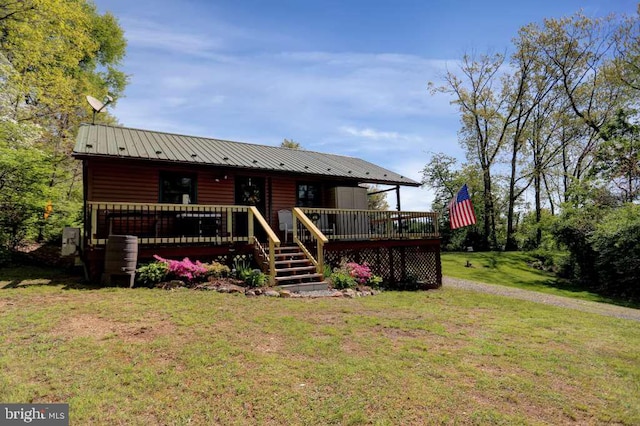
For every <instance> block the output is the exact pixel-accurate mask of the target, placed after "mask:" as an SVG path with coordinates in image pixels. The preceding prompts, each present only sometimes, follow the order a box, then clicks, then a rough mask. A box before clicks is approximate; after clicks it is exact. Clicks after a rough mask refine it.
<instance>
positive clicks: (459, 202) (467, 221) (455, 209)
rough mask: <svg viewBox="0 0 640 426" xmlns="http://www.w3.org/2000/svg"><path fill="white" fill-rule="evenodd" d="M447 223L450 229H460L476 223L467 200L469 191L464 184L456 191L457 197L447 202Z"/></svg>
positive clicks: (471, 206)
mask: <svg viewBox="0 0 640 426" xmlns="http://www.w3.org/2000/svg"><path fill="white" fill-rule="evenodd" d="M449 221H450V222H451V229H458V228H462V227H463V226H469V225H473V224H475V223H476V214H475V213H474V211H473V204H471V198H469V190H468V189H467V184H466V183H465V184H464V185H462V188H460V191H458V195H456V196H455V197H453V199H452V200H451V201H450V202H449Z"/></svg>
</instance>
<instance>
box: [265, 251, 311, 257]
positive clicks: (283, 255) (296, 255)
mask: <svg viewBox="0 0 640 426" xmlns="http://www.w3.org/2000/svg"><path fill="white" fill-rule="evenodd" d="M273 256H274V257H275V258H276V259H277V258H283V257H301V256H302V257H305V256H304V253H303V252H301V251H299V252H295V253H294V252H291V253H274V254H273Z"/></svg>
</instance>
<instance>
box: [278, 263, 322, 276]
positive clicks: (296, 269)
mask: <svg viewBox="0 0 640 426" xmlns="http://www.w3.org/2000/svg"><path fill="white" fill-rule="evenodd" d="M315 269H316V267H315V266H313V265H309V266H298V267H294V268H280V269H278V268H276V274H277V273H280V272H300V271H315Z"/></svg>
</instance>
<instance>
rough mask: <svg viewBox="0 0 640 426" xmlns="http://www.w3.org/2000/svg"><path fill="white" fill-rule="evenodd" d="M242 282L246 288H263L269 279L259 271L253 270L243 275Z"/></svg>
mask: <svg viewBox="0 0 640 426" xmlns="http://www.w3.org/2000/svg"><path fill="white" fill-rule="evenodd" d="M242 280H243V281H244V282H245V283H246V284H247V287H264V286H265V285H266V284H267V282H268V281H269V277H267V276H266V275H265V274H264V273H263V272H262V271H261V270H259V269H253V270H250V271H249V272H248V273H245V277H244V278H243V279H242Z"/></svg>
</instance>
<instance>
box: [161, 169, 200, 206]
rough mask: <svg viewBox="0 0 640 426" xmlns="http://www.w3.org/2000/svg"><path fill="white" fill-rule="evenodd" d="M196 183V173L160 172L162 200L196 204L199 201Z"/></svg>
mask: <svg viewBox="0 0 640 426" xmlns="http://www.w3.org/2000/svg"><path fill="white" fill-rule="evenodd" d="M196 183H197V179H196V175H194V174H187V173H176V172H160V202H161V203H170V204H185V202H186V203H188V204H195V203H196V202H197V201H198V199H197V191H196Z"/></svg>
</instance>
